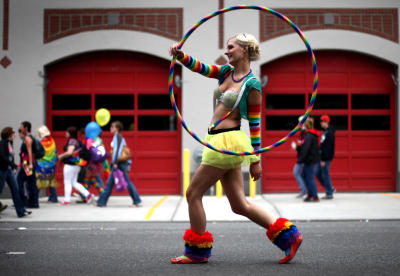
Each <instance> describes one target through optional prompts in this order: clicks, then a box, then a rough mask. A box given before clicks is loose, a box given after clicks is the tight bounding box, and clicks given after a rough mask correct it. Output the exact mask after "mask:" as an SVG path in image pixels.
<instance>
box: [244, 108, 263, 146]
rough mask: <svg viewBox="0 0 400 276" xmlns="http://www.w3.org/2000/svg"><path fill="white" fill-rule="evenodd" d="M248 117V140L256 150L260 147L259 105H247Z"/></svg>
mask: <svg viewBox="0 0 400 276" xmlns="http://www.w3.org/2000/svg"><path fill="white" fill-rule="evenodd" d="M247 113H248V119H249V127H250V140H251V145H252V146H253V149H254V150H258V149H259V148H260V147H261V135H260V117H261V105H253V104H251V105H249V109H248V112H247Z"/></svg>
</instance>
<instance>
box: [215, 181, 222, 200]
mask: <svg viewBox="0 0 400 276" xmlns="http://www.w3.org/2000/svg"><path fill="white" fill-rule="evenodd" d="M215 195H216V196H217V198H221V197H222V184H221V181H219V180H218V182H217V184H216V185H215Z"/></svg>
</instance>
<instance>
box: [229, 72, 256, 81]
mask: <svg viewBox="0 0 400 276" xmlns="http://www.w3.org/2000/svg"><path fill="white" fill-rule="evenodd" d="M234 73H235V70H233V71H232V74H231V77H232V80H233V81H234V82H241V81H242V80H244V79H245V78H246V77H247V76H248V75H250V74H251V69H250V71H249V72H248V73H247V74H246V75H245V76H243V78H241V79H240V80H235V79H234V77H233V74H234Z"/></svg>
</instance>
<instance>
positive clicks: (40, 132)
mask: <svg viewBox="0 0 400 276" xmlns="http://www.w3.org/2000/svg"><path fill="white" fill-rule="evenodd" d="M37 132H38V135H39V138H43V137H46V136H50V130H49V129H48V128H47V126H44V125H43V126H41V127H39V128H38V129H37Z"/></svg>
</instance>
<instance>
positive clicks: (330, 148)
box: [317, 115, 336, 199]
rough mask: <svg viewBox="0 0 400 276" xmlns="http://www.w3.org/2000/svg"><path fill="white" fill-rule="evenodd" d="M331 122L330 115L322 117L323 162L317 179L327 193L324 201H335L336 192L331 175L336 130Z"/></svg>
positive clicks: (319, 167) (321, 146) (321, 153)
mask: <svg viewBox="0 0 400 276" xmlns="http://www.w3.org/2000/svg"><path fill="white" fill-rule="evenodd" d="M330 122H331V119H330V118H329V116H328V115H322V116H321V118H320V123H321V127H322V129H323V130H324V133H323V134H322V135H321V143H320V156H321V162H319V164H318V169H317V178H318V180H319V182H320V183H321V185H322V186H323V187H324V188H325V192H326V195H325V196H324V197H322V199H333V193H334V192H335V190H336V189H335V188H333V187H332V180H331V176H330V174H329V170H330V167H331V162H332V159H333V157H334V156H335V129H334V127H333V126H331V125H330Z"/></svg>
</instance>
